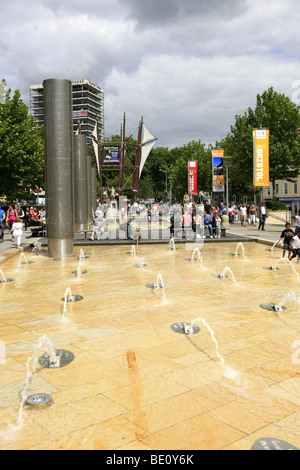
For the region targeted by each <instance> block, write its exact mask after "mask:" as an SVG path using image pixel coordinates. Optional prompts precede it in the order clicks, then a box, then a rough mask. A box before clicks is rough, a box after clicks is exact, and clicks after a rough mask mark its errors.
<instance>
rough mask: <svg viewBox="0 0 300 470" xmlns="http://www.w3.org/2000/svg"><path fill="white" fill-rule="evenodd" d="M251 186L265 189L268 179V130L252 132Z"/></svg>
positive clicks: (268, 183)
mask: <svg viewBox="0 0 300 470" xmlns="http://www.w3.org/2000/svg"><path fill="white" fill-rule="evenodd" d="M253 185H254V186H256V187H257V186H258V187H267V186H269V185H270V179H269V129H254V130H253Z"/></svg>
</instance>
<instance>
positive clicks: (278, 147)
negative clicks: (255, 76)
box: [219, 87, 300, 194]
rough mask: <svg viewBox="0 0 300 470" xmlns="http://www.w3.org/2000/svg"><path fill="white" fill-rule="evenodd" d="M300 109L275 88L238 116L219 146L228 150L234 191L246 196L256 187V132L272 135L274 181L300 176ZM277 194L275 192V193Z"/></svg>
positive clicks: (270, 151)
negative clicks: (257, 129) (262, 131)
mask: <svg viewBox="0 0 300 470" xmlns="http://www.w3.org/2000/svg"><path fill="white" fill-rule="evenodd" d="M299 111H300V107H299V106H297V105H296V104H295V103H293V102H292V101H291V100H290V99H289V98H288V97H287V96H285V95H283V94H280V93H277V92H276V91H274V89H273V88H272V87H271V88H269V89H268V90H266V91H264V92H263V93H262V95H257V99H256V106H255V109H254V110H252V109H251V108H248V110H247V111H246V112H245V113H244V114H243V115H237V116H235V124H234V125H233V126H231V132H230V133H229V134H228V135H227V136H226V138H225V139H223V140H222V141H221V142H220V143H219V145H220V146H222V147H224V149H225V152H226V154H227V155H230V156H232V157H233V158H232V160H231V162H230V183H231V185H230V188H231V191H232V192H236V193H245V192H247V191H248V190H249V189H250V188H251V186H252V185H253V136H252V131H253V129H254V128H259V127H263V128H268V129H269V131H270V145H269V156H270V164H269V169H270V181H271V185H273V189H274V184H275V181H276V180H287V181H293V180H295V178H296V177H297V176H298V175H299V174H300V136H299V130H300V112H299ZM273 194H274V191H273Z"/></svg>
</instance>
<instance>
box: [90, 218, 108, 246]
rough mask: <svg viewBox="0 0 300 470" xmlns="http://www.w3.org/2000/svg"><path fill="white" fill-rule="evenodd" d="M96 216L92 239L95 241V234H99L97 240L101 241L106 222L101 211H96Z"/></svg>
mask: <svg viewBox="0 0 300 470" xmlns="http://www.w3.org/2000/svg"><path fill="white" fill-rule="evenodd" d="M95 216H96V217H95V220H94V226H93V229H92V236H91V238H90V239H91V240H94V235H95V233H97V239H98V240H100V235H102V234H103V233H104V224H105V222H106V220H105V219H104V217H103V216H102V214H101V212H100V211H96V212H95Z"/></svg>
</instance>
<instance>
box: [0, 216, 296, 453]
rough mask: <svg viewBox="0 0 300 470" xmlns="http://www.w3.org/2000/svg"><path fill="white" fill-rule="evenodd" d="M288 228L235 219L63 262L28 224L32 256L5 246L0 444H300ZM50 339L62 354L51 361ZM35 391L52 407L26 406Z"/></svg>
mask: <svg viewBox="0 0 300 470" xmlns="http://www.w3.org/2000/svg"><path fill="white" fill-rule="evenodd" d="M283 225H284V222H283V221H282V220H279V219H273V218H269V219H268V222H267V224H266V230H265V231H264V232H261V231H258V230H257V227H249V226H247V227H245V228H244V227H241V226H240V224H238V223H236V224H234V226H233V227H231V229H229V230H228V232H227V234H226V238H225V239H220V240H215V239H207V240H205V242H204V243H203V244H202V245H201V247H200V245H198V244H195V243H194V242H190V243H185V242H184V241H182V242H180V243H179V242H178V243H177V242H175V246H176V250H169V249H168V242H165V243H161V242H157V243H147V242H146V241H142V242H141V243H140V244H139V245H138V246H136V256H134V255H133V253H132V252H131V247H132V241H131V242H130V241H128V242H126V243H125V244H124V243H123V244H119V243H117V242H116V241H110V242H109V241H107V242H106V243H105V244H102V245H101V241H100V242H97V241H96V242H92V241H87V242H86V243H85V242H84V241H82V242H81V243H79V242H78V244H77V243H76V245H75V247H74V257H71V258H66V259H64V260H54V259H52V258H50V257H49V256H47V248H46V246H44V245H43V243H42V240H40V241H41V251H40V252H39V253H35V252H34V251H33V243H34V241H35V239H32V238H31V237H30V238H29V235H30V234H29V232H28V235H26V233H27V232H26V233H25V236H23V248H24V252H23V253H24V255H25V256H23V257H22V256H21V254H20V252H18V251H17V250H16V249H15V248H14V247H13V245H12V243H11V240H6V241H5V243H2V244H1V245H0V247H1V248H0V249H1V253H0V256H1V261H2V262H1V264H0V268H1V269H2V271H3V273H4V275H5V277H6V278H10V279H12V281H11V282H7V283H2V285H1V284H0V288H1V289H2V302H1V306H0V339H1V344H2V346H3V347H4V350H3V349H2V358H1V359H2V361H1V363H0V407H1V414H0V448H1V449H2V450H4V449H28V450H29V449H30V450H39V449H41V450H46V449H47V450H48V449H50V450H52V449H53V450H62V449H72V450H86V449H92V450H126V451H135V450H140V451H141V450H148V451H151V450H155V451H157V450H203V449H207V450H210V449H211V450H249V449H251V447H252V445H253V444H254V442H255V441H256V440H258V439H262V438H273V439H279V440H283V441H286V442H288V443H290V444H291V445H293V446H295V447H298V448H300V411H299V405H300V393H299V379H300V365H299V363H300V358H298V357H299V356H300V354H299V355H298V352H299V344H300V326H299V298H298V295H299V294H298V293H299V285H300V284H299V283H300V281H299V274H300V273H299V271H300V268H299V265H297V264H296V263H294V264H293V265H292V266H291V265H290V264H289V263H287V262H284V261H283V260H281V254H282V251H281V249H279V248H276V249H275V250H274V251H270V248H271V246H272V245H273V244H274V242H275V241H276V240H278V238H279V236H280V233H281V231H282V227H283ZM5 234H7V232H6V233H5ZM27 236H28V238H26V237H27ZM6 238H7V237H6ZM240 241H242V245H243V247H244V254H242V252H241V251H239V252H238V254H237V255H236V256H233V254H234V252H235V250H236V248H237V246H238V244H239V243H240ZM225 242H226V243H225ZM197 246H198V247H200V249H199V251H198V255H199V257H197V256H196V257H195V258H194V260H193V261H192V254H194V248H195V247H197ZM82 251H83V252H84V253H83V257H82V256H80V255H81V254H82ZM139 263H140V266H138V264H139ZM275 265H276V266H277V269H276V270H272V269H270V267H272V266H275ZM220 273H225V275H224V276H223V278H222V277H220ZM159 274H160V277H159V276H158V275H159ZM68 290H69V291H71V293H72V295H73V296H78V299H79V300H78V301H77V302H66V292H67V291H68ZM272 303H273V304H272ZM280 303H282V305H283V306H284V309H283V310H279V311H275V310H273V309H272V307H271V308H269V307H270V306H272V305H280ZM194 324H195V325H197V329H195V330H194V329H192V330H191V331H192V334H185V333H184V330H183V328H184V325H186V326H191V325H192V327H193V325H194ZM47 341H49V342H50V343H51V344H52V345H53V347H54V353H55V357H58V356H59V354H62V356H59V357H60V359H59V360H60V361H61V362H58V363H57V364H56V366H53V367H49V348H48V349H47V348H46V345H47V344H48V343H47ZM38 345H40V346H38ZM35 353H36V356H35ZM47 354H48V356H47ZM64 354H66V356H68V354H69V356H68V357H70V358H71V359H70V360H69V361H66V363H63V359H64V358H65V356H64ZM35 357H36V359H38V361H34V358H35ZM45 357H46V358H47V357H48V366H47V361H46V359H44V362H43V361H42V360H41V359H42V358H45ZM50 357H51V355H50ZM45 361H46V362H45ZM53 364H54V363H53ZM36 394H44V395H49V396H50V398H51V401H50V403H49V405H48V406H44V407H43V406H41V407H39V406H33V407H31V406H29V405H28V404H27V403H26V402H24V401H23V400H24V397H25V398H26V397H28V396H32V395H36Z"/></svg>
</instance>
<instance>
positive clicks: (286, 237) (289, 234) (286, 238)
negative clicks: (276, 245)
mask: <svg viewBox="0 0 300 470" xmlns="http://www.w3.org/2000/svg"><path fill="white" fill-rule="evenodd" d="M294 236H295V234H294V232H293V230H292V229H291V226H290V224H289V223H288V222H287V223H286V224H285V229H284V230H283V231H282V232H281V235H280V238H279V241H281V240H283V253H282V258H284V257H285V253H286V251H288V252H289V253H288V258H289V256H290V252H291V251H292V248H291V245H290V243H291V240H292V238H293V237H294Z"/></svg>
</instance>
